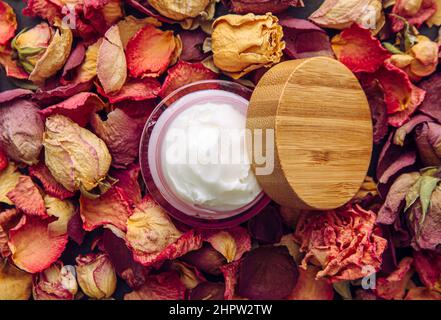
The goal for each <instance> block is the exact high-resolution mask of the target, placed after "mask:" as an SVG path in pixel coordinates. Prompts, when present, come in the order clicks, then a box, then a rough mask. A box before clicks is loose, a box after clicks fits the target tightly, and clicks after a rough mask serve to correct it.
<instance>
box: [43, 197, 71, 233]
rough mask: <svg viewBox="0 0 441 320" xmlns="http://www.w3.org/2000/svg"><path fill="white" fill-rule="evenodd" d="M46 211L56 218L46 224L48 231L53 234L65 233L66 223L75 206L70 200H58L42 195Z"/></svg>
mask: <svg viewBox="0 0 441 320" xmlns="http://www.w3.org/2000/svg"><path fill="white" fill-rule="evenodd" d="M44 204H45V205H46V212H47V214H48V215H50V216H52V217H56V218H57V220H56V221H54V222H51V223H50V224H49V226H48V230H49V232H50V233H51V234H52V235H54V236H59V235H63V234H66V233H67V224H68V223H69V220H70V219H71V218H72V217H73V216H74V214H75V206H74V205H73V203H72V202H71V201H70V200H60V199H58V198H55V197H51V196H49V195H45V196H44Z"/></svg>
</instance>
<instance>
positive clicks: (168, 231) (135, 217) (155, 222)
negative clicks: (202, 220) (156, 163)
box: [127, 197, 202, 266]
mask: <svg viewBox="0 0 441 320" xmlns="http://www.w3.org/2000/svg"><path fill="white" fill-rule="evenodd" d="M127 245H128V246H129V247H130V248H131V249H132V251H133V257H134V259H135V261H138V262H140V263H141V264H143V265H144V266H151V265H153V264H155V263H157V262H161V261H164V260H168V259H170V260H171V259H176V258H178V257H180V256H182V255H184V254H185V253H187V252H189V251H192V250H196V249H199V248H200V247H201V245H202V239H201V236H200V235H199V234H197V233H195V232H194V231H193V230H191V231H188V232H186V233H184V234H182V233H181V232H180V231H179V230H178V229H176V227H175V226H174V225H173V223H172V222H171V220H170V218H169V217H168V215H167V214H166V213H165V211H163V210H162V208H160V207H159V206H158V205H157V204H156V203H155V202H154V201H153V199H151V198H150V197H146V198H144V200H143V201H142V203H140V204H139V205H138V206H137V207H136V208H135V210H134V212H133V214H132V215H131V216H130V217H129V218H128V219H127Z"/></svg>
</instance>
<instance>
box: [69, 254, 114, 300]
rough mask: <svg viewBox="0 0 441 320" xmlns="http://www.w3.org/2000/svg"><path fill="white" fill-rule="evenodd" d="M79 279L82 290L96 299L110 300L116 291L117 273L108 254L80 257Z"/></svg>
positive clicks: (78, 259) (77, 267) (78, 258)
mask: <svg viewBox="0 0 441 320" xmlns="http://www.w3.org/2000/svg"><path fill="white" fill-rule="evenodd" d="M76 261H77V265H76V270H77V279H78V284H79V285H80V287H81V290H83V292H84V293H85V294H86V295H87V296H89V297H90V298H94V299H104V298H109V297H110V296H112V294H113V293H114V292H115V289H116V273H115V269H114V268H113V265H112V263H111V262H110V260H109V257H108V256H107V255H106V254H103V253H100V254H88V255H84V256H78V257H77V259H76Z"/></svg>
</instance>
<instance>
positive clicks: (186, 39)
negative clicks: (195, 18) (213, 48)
mask: <svg viewBox="0 0 441 320" xmlns="http://www.w3.org/2000/svg"><path fill="white" fill-rule="evenodd" d="M179 36H180V37H181V40H182V53H181V60H184V61H190V62H199V61H202V60H204V59H205V58H206V57H207V56H208V53H204V52H203V50H202V46H203V44H204V41H205V39H206V38H207V34H206V33H205V32H204V31H202V30H201V29H197V30H191V31H190V30H184V31H181V32H179Z"/></svg>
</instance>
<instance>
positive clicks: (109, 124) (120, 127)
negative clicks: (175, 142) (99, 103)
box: [90, 109, 144, 167]
mask: <svg viewBox="0 0 441 320" xmlns="http://www.w3.org/2000/svg"><path fill="white" fill-rule="evenodd" d="M90 124H91V126H92V128H93V131H94V132H95V134H96V135H97V136H98V137H100V138H101V139H103V141H104V142H105V143H106V145H107V147H108V148H109V151H110V154H111V155H112V165H113V166H114V167H126V166H127V165H129V164H131V163H133V161H134V160H135V159H136V158H137V157H138V153H139V140H140V138H141V134H142V130H143V129H144V123H141V122H140V121H136V120H135V119H133V118H131V117H129V116H128V115H127V114H126V113H125V112H124V111H122V110H121V109H115V110H113V111H112V112H110V113H109V114H108V115H107V120H105V121H103V120H101V118H100V116H99V115H97V114H93V115H92V117H91V121H90Z"/></svg>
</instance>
